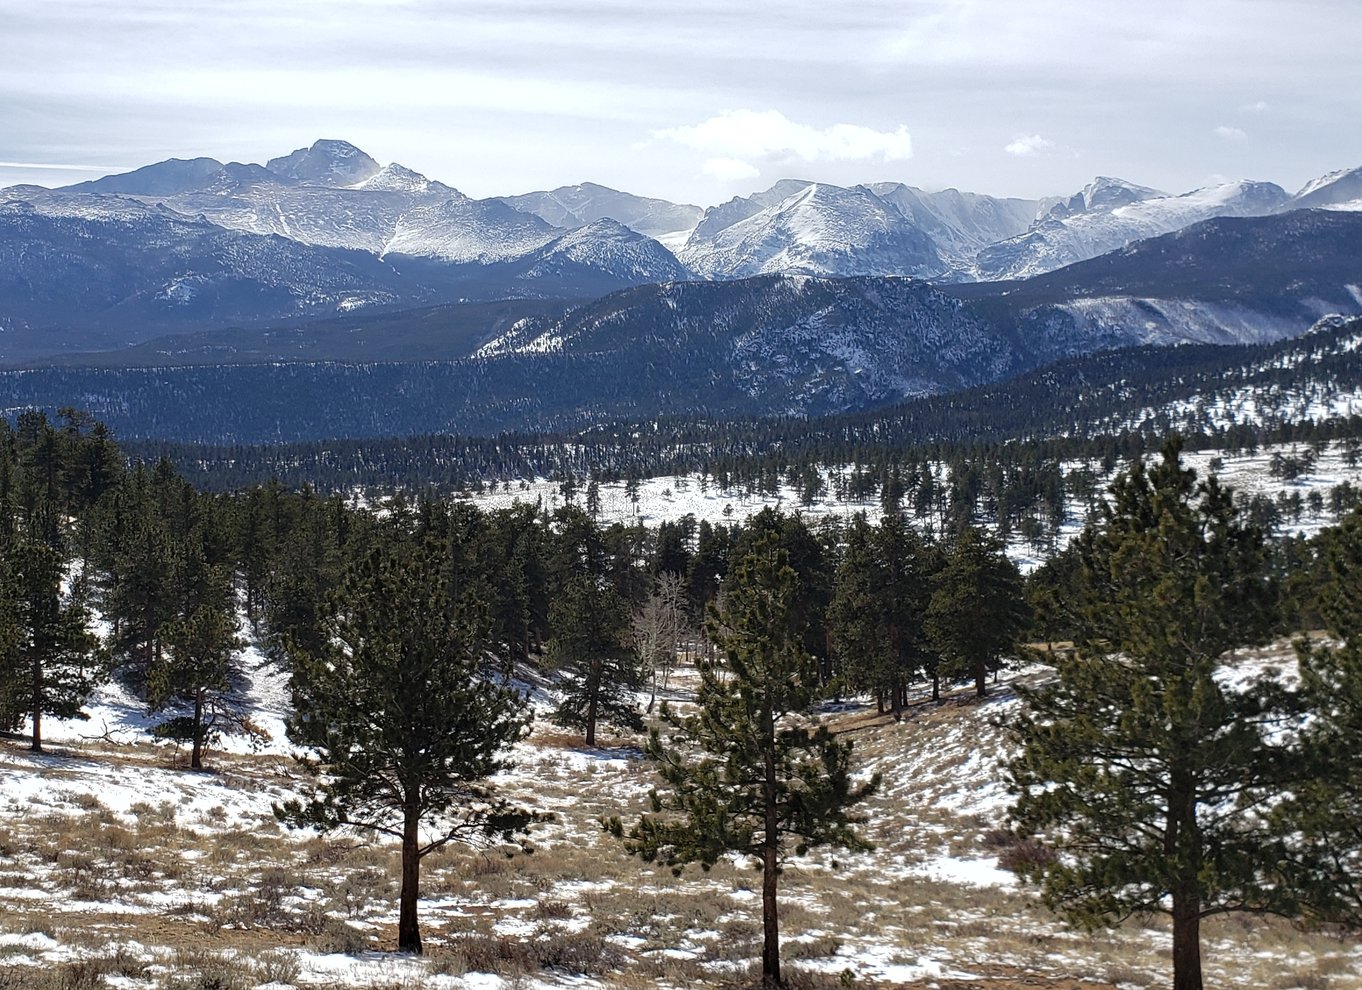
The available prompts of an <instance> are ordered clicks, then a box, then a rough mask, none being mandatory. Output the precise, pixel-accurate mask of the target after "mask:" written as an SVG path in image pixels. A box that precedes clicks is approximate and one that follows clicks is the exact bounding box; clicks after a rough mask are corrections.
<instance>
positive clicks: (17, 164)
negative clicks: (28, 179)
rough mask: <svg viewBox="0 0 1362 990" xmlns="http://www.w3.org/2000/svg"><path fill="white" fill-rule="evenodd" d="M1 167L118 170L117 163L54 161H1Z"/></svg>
mask: <svg viewBox="0 0 1362 990" xmlns="http://www.w3.org/2000/svg"><path fill="white" fill-rule="evenodd" d="M0 168H15V169H31V168H38V169H51V170H53V171H56V172H103V173H106V174H107V173H109V172H116V171H117V170H118V166H117V165H58V164H54V163H52V162H0Z"/></svg>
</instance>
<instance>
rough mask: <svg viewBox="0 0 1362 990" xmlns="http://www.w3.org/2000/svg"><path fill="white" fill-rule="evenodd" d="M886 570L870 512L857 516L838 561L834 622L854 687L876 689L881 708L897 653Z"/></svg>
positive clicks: (831, 628)
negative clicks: (889, 623)
mask: <svg viewBox="0 0 1362 990" xmlns="http://www.w3.org/2000/svg"><path fill="white" fill-rule="evenodd" d="M883 591H884V575H883V568H882V567H881V566H880V560H879V556H878V554H877V553H876V552H875V546H874V543H873V533H872V530H871V528H870V525H869V524H868V523H867V522H866V518H865V513H863V512H859V513H857V514H856V515H855V517H853V519H852V521H851V525H850V526H849V527H848V529H847V540H846V550H845V552H844V553H843V555H842V560H841V563H840V564H839V565H838V567H837V574H836V580H835V583H834V591H833V596H832V603H831V604H830V605H829V606H828V628H829V632H830V634H831V637H832V644H833V646H834V648H835V649H836V650H837V652H838V654H839V655H840V657H841V660H842V666H843V670H842V674H841V676H842V678H843V680H844V681H845V682H846V683H847V684H848V685H849V686H850V687H851V688H852V689H853V690H864V691H872V692H874V694H875V698H876V702H877V704H878V706H879V709H880V711H881V712H883V711H884V703H885V699H886V696H887V695H888V693H889V692H890V691H892V685H893V684H894V673H895V672H894V668H893V657H892V656H891V655H890V652H889V650H888V644H887V643H886V641H885V637H884V622H883V617H882V612H883Z"/></svg>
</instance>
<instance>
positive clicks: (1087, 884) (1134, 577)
mask: <svg viewBox="0 0 1362 990" xmlns="http://www.w3.org/2000/svg"><path fill="white" fill-rule="evenodd" d="M1078 557H1079V562H1080V568H1081V581H1080V585H1081V588H1082V591H1081V594H1082V598H1081V601H1079V602H1078V603H1077V604H1078V608H1076V609H1075V611H1076V612H1077V622H1078V626H1079V629H1078V636H1079V638H1078V641H1077V650H1076V652H1075V653H1074V655H1073V656H1071V657H1063V656H1061V657H1059V658H1058V659H1057V666H1056V674H1057V677H1056V679H1055V680H1054V681H1053V682H1052V683H1050V684H1048V685H1046V686H1043V687H1041V688H1040V689H1038V690H1036V691H1034V692H1026V697H1027V701H1028V702H1029V706H1028V707H1029V710H1028V712H1027V714H1025V715H1024V716H1023V717H1021V718H1020V719H1019V720H1018V721H1017V723H1016V724H1015V726H1014V735H1015V739H1016V742H1017V743H1018V744H1019V747H1020V754H1019V756H1018V757H1017V758H1016V759H1015V760H1014V761H1013V762H1012V764H1011V768H1010V772H1011V775H1012V779H1013V786H1014V791H1015V793H1016V795H1017V800H1016V804H1015V806H1014V807H1013V809H1012V816H1013V819H1014V822H1015V823H1016V826H1017V828H1018V829H1019V831H1020V832H1021V833H1023V834H1025V835H1037V836H1041V837H1043V838H1044V840H1045V841H1046V842H1047V843H1049V844H1050V845H1051V847H1053V848H1054V850H1055V851H1056V853H1057V856H1056V857H1055V858H1054V859H1053V860H1051V861H1048V862H1040V861H1034V862H1032V863H1031V864H1030V866H1029V867H1028V868H1027V870H1026V873H1025V875H1026V876H1027V877H1028V878H1029V879H1031V880H1035V881H1039V882H1040V884H1041V886H1042V893H1043V896H1044V899H1045V901H1046V902H1047V903H1048V904H1049V905H1051V906H1052V907H1054V908H1056V909H1058V910H1059V911H1061V912H1062V913H1063V914H1064V915H1066V916H1067V917H1068V918H1070V919H1071V920H1073V921H1075V922H1077V923H1080V924H1082V925H1086V926H1096V925H1102V924H1114V923H1117V922H1119V921H1121V920H1122V919H1124V918H1126V917H1128V916H1130V915H1138V914H1168V915H1171V917H1172V922H1173V987H1174V990H1201V985H1202V978H1201V939H1200V926H1201V922H1202V920H1203V919H1204V918H1207V917H1210V916H1212V915H1217V914H1221V913H1224V912H1229V911H1251V912H1269V911H1284V912H1289V911H1291V910H1294V898H1293V897H1292V896H1291V895H1290V894H1289V892H1287V891H1285V890H1284V889H1283V888H1282V887H1281V886H1280V885H1278V884H1276V883H1274V882H1273V878H1272V877H1271V876H1270V875H1269V872H1268V871H1270V870H1272V869H1273V868H1274V866H1275V864H1277V863H1278V862H1280V861H1282V858H1283V856H1282V846H1281V842H1280V841H1279V840H1278V838H1277V836H1276V835H1275V833H1274V831H1273V828H1272V827H1271V823H1270V822H1269V821H1268V816H1267V814H1266V813H1265V812H1266V807H1267V805H1268V804H1269V803H1271V802H1273V801H1275V800H1276V799H1279V798H1280V797H1281V795H1282V793H1283V791H1284V789H1285V788H1286V787H1287V786H1289V784H1290V781H1289V780H1287V779H1286V778H1287V777H1289V776H1290V774H1289V773H1287V772H1286V769H1287V764H1286V762H1285V761H1284V759H1283V758H1282V753H1281V752H1280V748H1279V747H1275V746H1274V745H1273V743H1272V741H1271V735H1270V732H1271V729H1272V728H1273V727H1274V725H1275V724H1276V723H1275V719H1276V718H1277V717H1279V716H1280V715H1283V714H1284V712H1283V711H1278V710H1277V702H1278V701H1279V700H1280V698H1279V693H1278V692H1274V691H1272V690H1270V689H1269V688H1268V687H1267V686H1266V685H1262V686H1260V687H1258V688H1250V689H1244V690H1240V689H1236V688H1231V687H1227V686H1226V684H1225V682H1224V681H1223V680H1222V679H1221V678H1219V677H1217V674H1219V673H1220V672H1221V671H1222V670H1223V669H1224V668H1225V665H1226V663H1227V661H1228V660H1229V658H1230V655H1231V652H1232V651H1233V650H1234V649H1236V648H1237V647H1241V646H1247V645H1251V644H1254V643H1261V642H1263V641H1264V640H1265V639H1266V638H1267V637H1268V636H1269V635H1270V634H1271V633H1272V632H1273V631H1274V616H1275V614H1276V591H1275V588H1274V586H1273V584H1272V583H1271V581H1270V580H1269V579H1268V577H1267V570H1266V567H1265V561H1264V535H1263V533H1262V532H1261V531H1260V530H1258V529H1256V528H1254V527H1253V526H1251V525H1247V524H1245V523H1244V522H1243V521H1242V520H1241V519H1240V518H1239V513H1238V512H1237V511H1236V509H1235V506H1234V503H1233V500H1232V499H1231V497H1230V493H1229V492H1228V491H1226V490H1225V489H1223V488H1222V487H1220V485H1219V484H1217V483H1216V481H1215V479H1214V478H1211V479H1209V480H1207V481H1205V482H1202V483H1198V482H1197V480H1196V476H1195V474H1194V472H1192V471H1191V470H1188V469H1186V468H1184V467H1183V466H1182V464H1181V462H1180V460H1179V444H1178V443H1176V442H1171V443H1170V444H1169V445H1168V446H1167V447H1166V448H1165V450H1164V453H1163V459H1162V461H1161V462H1160V463H1159V464H1157V465H1156V466H1154V467H1153V468H1152V469H1146V468H1145V466H1144V464H1143V463H1142V462H1139V461H1137V462H1136V463H1135V464H1134V465H1133V466H1132V467H1131V468H1130V470H1129V471H1127V472H1125V473H1123V474H1122V475H1120V476H1119V477H1118V478H1117V479H1116V481H1115V482H1114V483H1113V485H1112V489H1111V500H1110V503H1109V504H1108V505H1107V506H1106V507H1105V508H1104V509H1103V512H1102V517H1101V519H1100V521H1098V522H1096V523H1094V524H1091V525H1090V526H1089V528H1088V529H1087V530H1086V531H1085V533H1084V534H1083V535H1082V537H1081V538H1080V540H1079V550H1078Z"/></svg>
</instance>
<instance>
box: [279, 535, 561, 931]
mask: <svg viewBox="0 0 1362 990" xmlns="http://www.w3.org/2000/svg"><path fill="white" fill-rule="evenodd" d="M440 570H441V561H440V559H439V557H438V555H437V554H435V553H433V552H431V551H428V550H422V551H415V552H413V551H411V550H409V549H405V548H402V547H400V546H399V547H379V548H377V549H375V550H374V551H372V552H371V553H370V555H369V556H368V557H367V558H366V559H365V560H364V561H363V562H362V563H360V564H359V565H358V566H356V567H354V568H352V569H351V570H350V572H349V573H348V575H347V576H346V578H345V580H344V582H343V585H342V587H341V590H340V593H339V595H338V597H337V599H336V601H335V607H334V610H333V612H332V614H331V615H330V618H329V622H328V625H327V633H328V635H326V636H325V637H324V638H323V639H322V640H321V648H320V649H319V650H318V651H317V652H316V653H307V652H302V651H299V650H297V649H296V647H295V648H292V649H291V651H290V652H291V655H292V660H293V664H294V693H295V709H294V715H293V717H292V718H291V720H290V722H289V736H290V738H291V739H292V740H293V741H294V742H295V743H297V744H298V745H300V746H306V747H309V748H310V749H311V750H312V751H313V752H315V753H316V756H315V757H305V758H303V759H302V761H301V762H302V765H303V767H304V769H305V770H306V771H307V772H308V773H310V774H311V775H312V776H313V777H314V779H315V780H316V789H315V792H314V794H313V795H312V797H311V799H310V800H308V801H305V802H303V801H293V802H289V803H288V804H286V805H283V806H282V807H277V808H276V814H278V815H279V816H280V818H281V819H282V820H284V821H285V822H287V823H289V824H292V825H305V826H314V827H317V828H321V829H324V830H327V829H335V828H341V827H348V828H355V829H360V830H367V831H372V832H377V833H379V834H382V835H388V836H392V837H394V838H396V839H398V840H400V841H401V843H402V888H401V899H400V911H399V919H398V948H399V949H400V950H401V951H404V952H416V953H419V952H420V951H421V933H420V926H419V923H418V919H417V903H418V898H419V892H420V868H421V860H422V859H424V858H425V857H426V856H427V855H429V854H430V853H432V852H435V851H436V850H438V849H440V848H443V847H444V846H445V845H447V844H448V843H450V842H452V841H455V840H462V841H480V840H482V841H487V840H492V841H498V840H499V841H501V842H504V843H512V842H523V837H524V835H525V833H526V830H527V828H528V827H529V825H530V824H531V823H532V822H533V821H535V820H536V819H537V818H538V817H539V816H537V815H535V814H533V813H531V812H528V811H525V810H522V809H519V808H515V807H512V806H511V805H510V804H509V803H508V802H506V800H505V799H504V798H501V797H499V796H498V795H497V794H496V793H495V791H494V789H493V787H492V786H491V785H490V784H489V783H488V782H487V781H488V778H489V777H492V776H493V775H495V774H497V773H499V772H501V771H503V770H506V769H507V768H508V767H509V762H508V761H507V759H506V757H505V751H506V749H507V747H509V746H510V745H511V744H512V743H514V742H515V741H516V740H517V739H519V738H520V737H521V736H522V735H523V734H524V732H525V731H526V730H527V727H528V720H529V715H528V714H527V709H526V706H525V705H524V700H523V698H521V696H520V695H519V694H518V693H517V692H515V691H514V690H512V689H510V688H509V687H505V686H503V685H501V684H497V683H494V682H492V681H490V680H488V679H487V678H486V677H485V676H484V672H483V662H484V659H485V654H486V652H487V651H488V650H489V649H490V648H491V646H492V644H491V643H490V641H489V640H488V638H487V634H486V632H485V630H483V629H480V628H478V627H477V626H476V625H475V624H473V623H471V622H470V621H469V620H468V618H467V617H465V616H462V615H459V614H457V613H456V611H455V610H454V608H453V606H452V603H451V602H450V601H449V600H448V597H447V595H446V594H445V592H444V589H443V583H442V581H441V577H440Z"/></svg>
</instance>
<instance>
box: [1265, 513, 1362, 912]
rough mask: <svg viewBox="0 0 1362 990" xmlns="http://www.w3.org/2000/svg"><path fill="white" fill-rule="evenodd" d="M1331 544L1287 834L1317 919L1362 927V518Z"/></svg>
mask: <svg viewBox="0 0 1362 990" xmlns="http://www.w3.org/2000/svg"><path fill="white" fill-rule="evenodd" d="M1322 535H1324V536H1326V537H1327V539H1326V540H1325V549H1324V552H1323V557H1324V567H1325V573H1326V579H1325V581H1324V585H1323V587H1322V589H1321V591H1320V594H1319V611H1320V613H1321V616H1322V618H1323V619H1324V621H1325V623H1326V624H1327V627H1328V630H1329V633H1330V635H1331V637H1333V639H1334V640H1335V642H1333V643H1328V642H1312V641H1310V640H1304V639H1302V640H1301V641H1299V642H1298V643H1297V644H1296V650H1297V653H1298V655H1299V658H1300V667H1301V681H1302V694H1303V695H1304V698H1303V700H1304V702H1305V708H1306V710H1307V711H1308V712H1309V713H1310V716H1311V717H1310V718H1309V719H1307V720H1306V721H1305V723H1304V727H1303V729H1302V738H1301V752H1300V754H1299V756H1300V760H1301V764H1300V771H1299V773H1298V774H1297V775H1296V777H1297V779H1296V782H1295V785H1294V786H1293V787H1292V789H1291V793H1290V796H1289V798H1288V799H1287V800H1286V801H1285V802H1284V803H1283V804H1282V805H1281V806H1280V807H1279V808H1278V809H1277V819H1278V822H1279V824H1280V827H1281V829H1282V831H1283V832H1285V833H1286V834H1289V835H1295V836H1299V837H1300V839H1301V840H1302V845H1301V848H1299V849H1296V850H1293V855H1292V858H1291V867H1290V868H1291V882H1292V883H1293V884H1294V885H1295V886H1296V887H1297V888H1298V889H1300V890H1301V892H1302V895H1303V897H1304V899H1305V901H1306V903H1307V905H1308V906H1309V909H1310V911H1311V912H1312V913H1314V914H1317V915H1320V916H1322V917H1323V918H1325V919H1326V920H1330V921H1342V922H1345V923H1347V924H1349V925H1351V926H1353V927H1357V926H1359V925H1362V514H1359V513H1357V512H1354V513H1353V514H1352V515H1350V516H1349V517H1348V518H1347V519H1345V520H1344V521H1343V523H1342V524H1341V525H1340V526H1338V527H1336V528H1335V529H1334V530H1333V531H1326V533H1325V534H1322Z"/></svg>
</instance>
